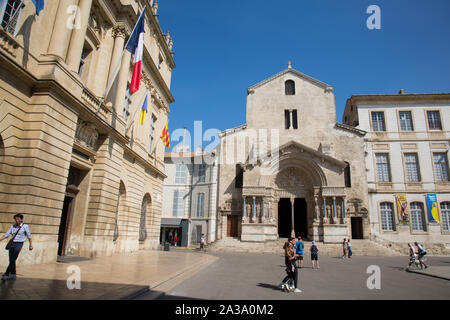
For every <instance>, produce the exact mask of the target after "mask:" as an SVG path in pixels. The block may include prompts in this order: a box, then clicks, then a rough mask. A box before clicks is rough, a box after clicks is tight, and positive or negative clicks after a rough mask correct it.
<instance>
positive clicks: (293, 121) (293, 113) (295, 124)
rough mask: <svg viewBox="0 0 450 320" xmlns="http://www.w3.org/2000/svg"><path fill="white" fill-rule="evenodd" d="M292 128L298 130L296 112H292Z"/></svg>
mask: <svg viewBox="0 0 450 320" xmlns="http://www.w3.org/2000/svg"><path fill="white" fill-rule="evenodd" d="M292 127H293V128H294V129H298V122H297V110H292Z"/></svg>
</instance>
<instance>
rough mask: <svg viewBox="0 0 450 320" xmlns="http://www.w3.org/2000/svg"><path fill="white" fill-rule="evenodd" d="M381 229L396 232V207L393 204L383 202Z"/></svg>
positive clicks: (381, 207)
mask: <svg viewBox="0 0 450 320" xmlns="http://www.w3.org/2000/svg"><path fill="white" fill-rule="evenodd" d="M380 216H381V229H382V230H383V231H394V230H395V228H394V227H395V222H394V221H395V220H394V205H393V204H392V202H382V203H381V204H380Z"/></svg>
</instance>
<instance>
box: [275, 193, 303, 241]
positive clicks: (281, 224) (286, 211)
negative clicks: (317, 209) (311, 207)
mask: <svg viewBox="0 0 450 320" xmlns="http://www.w3.org/2000/svg"><path fill="white" fill-rule="evenodd" d="M292 208H293V209H294V223H292ZM307 222H308V221H307V206H306V200H305V199H304V198H295V200H294V203H292V202H291V199H289V198H281V199H280V201H279V202H278V236H279V237H280V238H289V237H291V235H292V227H294V232H295V236H296V237H298V236H301V237H302V238H306V237H307V236H308V225H307Z"/></svg>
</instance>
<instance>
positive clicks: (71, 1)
mask: <svg viewBox="0 0 450 320" xmlns="http://www.w3.org/2000/svg"><path fill="white" fill-rule="evenodd" d="M74 5H77V1H76V0H64V1H63V0H61V1H59V5H58V11H57V13H56V18H55V24H54V25H53V32H52V36H51V38H50V44H49V46H48V53H49V54H52V55H55V56H58V57H60V58H61V59H63V60H65V59H66V54H67V50H68V47H69V41H70V37H71V34H72V30H73V28H74V27H73V26H70V27H71V28H68V27H69V26H68V25H67V24H68V23H70V21H69V22H68V19H69V18H70V17H69V15H68V14H67V12H68V9H69V7H70V6H74Z"/></svg>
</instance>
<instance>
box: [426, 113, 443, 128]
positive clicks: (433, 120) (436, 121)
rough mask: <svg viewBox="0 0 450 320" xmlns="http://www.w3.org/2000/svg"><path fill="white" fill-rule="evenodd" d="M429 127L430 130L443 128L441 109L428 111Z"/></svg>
mask: <svg viewBox="0 0 450 320" xmlns="http://www.w3.org/2000/svg"><path fill="white" fill-rule="evenodd" d="M427 118H428V128H429V129H430V130H442V124H441V116H440V114H439V111H427Z"/></svg>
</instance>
